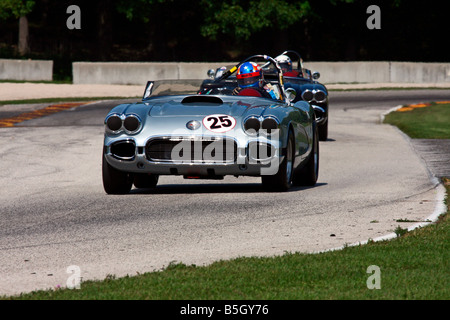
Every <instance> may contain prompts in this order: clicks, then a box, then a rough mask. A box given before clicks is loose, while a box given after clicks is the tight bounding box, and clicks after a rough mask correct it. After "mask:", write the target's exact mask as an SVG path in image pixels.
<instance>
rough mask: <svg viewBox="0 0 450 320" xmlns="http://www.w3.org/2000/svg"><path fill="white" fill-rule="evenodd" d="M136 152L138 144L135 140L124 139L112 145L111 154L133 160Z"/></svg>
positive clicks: (121, 158)
mask: <svg viewBox="0 0 450 320" xmlns="http://www.w3.org/2000/svg"><path fill="white" fill-rule="evenodd" d="M135 153H136V144H135V143H134V141H130V140H124V141H118V142H114V143H113V144H112V145H111V154H112V155H113V157H115V158H117V159H120V160H133V159H134V155H135Z"/></svg>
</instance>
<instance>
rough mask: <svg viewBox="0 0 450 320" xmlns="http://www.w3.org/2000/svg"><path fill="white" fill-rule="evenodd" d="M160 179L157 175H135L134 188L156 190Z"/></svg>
mask: <svg viewBox="0 0 450 320" xmlns="http://www.w3.org/2000/svg"><path fill="white" fill-rule="evenodd" d="M158 178H159V176H158V175H156V174H146V173H140V174H135V175H134V186H135V187H136V188H154V187H156V185H157V184H158Z"/></svg>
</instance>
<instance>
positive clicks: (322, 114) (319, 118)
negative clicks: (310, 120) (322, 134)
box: [312, 105, 326, 124]
mask: <svg viewBox="0 0 450 320" xmlns="http://www.w3.org/2000/svg"><path fill="white" fill-rule="evenodd" d="M312 107H313V109H314V115H315V116H316V122H317V124H322V123H323V122H324V121H325V114H326V112H325V109H323V108H322V107H319V106H316V105H312ZM316 110H317V111H318V112H316ZM318 114H319V116H318Z"/></svg>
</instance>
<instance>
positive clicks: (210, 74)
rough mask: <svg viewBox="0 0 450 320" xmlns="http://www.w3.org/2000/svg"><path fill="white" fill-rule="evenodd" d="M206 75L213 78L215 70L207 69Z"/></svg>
mask: <svg viewBox="0 0 450 320" xmlns="http://www.w3.org/2000/svg"><path fill="white" fill-rule="evenodd" d="M206 74H207V75H208V77H210V78H211V79H214V75H215V74H216V71H215V70H214V69H209V70H208V72H207V73H206Z"/></svg>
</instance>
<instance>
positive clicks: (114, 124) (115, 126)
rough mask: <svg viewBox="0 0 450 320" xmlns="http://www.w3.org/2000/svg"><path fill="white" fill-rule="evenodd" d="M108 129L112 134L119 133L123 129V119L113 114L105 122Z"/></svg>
mask: <svg viewBox="0 0 450 320" xmlns="http://www.w3.org/2000/svg"><path fill="white" fill-rule="evenodd" d="M105 125H106V128H107V129H108V130H109V131H111V132H112V133H117V132H119V130H120V129H122V119H121V118H120V117H119V115H117V114H113V115H111V116H109V117H108V118H106V121H105Z"/></svg>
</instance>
